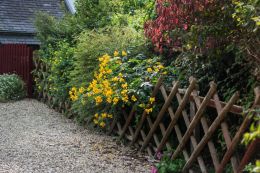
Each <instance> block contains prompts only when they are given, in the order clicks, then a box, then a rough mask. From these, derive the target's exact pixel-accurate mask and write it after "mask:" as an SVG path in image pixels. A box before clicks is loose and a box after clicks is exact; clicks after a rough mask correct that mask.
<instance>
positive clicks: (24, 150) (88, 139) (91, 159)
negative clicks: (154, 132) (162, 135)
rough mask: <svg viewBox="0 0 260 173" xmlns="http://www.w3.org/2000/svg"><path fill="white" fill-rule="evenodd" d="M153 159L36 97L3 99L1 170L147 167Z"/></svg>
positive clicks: (115, 172) (117, 171)
mask: <svg viewBox="0 0 260 173" xmlns="http://www.w3.org/2000/svg"><path fill="white" fill-rule="evenodd" d="M151 164H152V163H151V162H149V161H147V157H145V156H144V155H143V154H142V153H138V152H136V151H135V150H133V149H131V148H129V147H126V146H123V145H121V144H118V142H117V141H116V140H115V138H113V137H111V136H106V135H102V134H99V133H97V132H93V131H91V130H88V129H84V128H83V127H80V126H79V125H77V124H76V123H75V122H73V121H72V120H69V119H67V118H65V117H63V116H62V115H61V114H59V113H57V112H55V111H54V110H52V109H49V108H48V107H47V106H46V105H44V104H43V103H40V102H38V101H36V100H31V99H25V100H22V101H18V102H13V103H0V173H21V172H22V173H23V172H26V173H30V172H32V173H37V172H40V173H45V172H46V173H47V172H48V173H59V172H66V173H67V172H68V173H74V172H75V173H81V172H82V173H101V172H102V173H103V172H104V173H110V172H111V173H131V172H149V170H150V167H151Z"/></svg>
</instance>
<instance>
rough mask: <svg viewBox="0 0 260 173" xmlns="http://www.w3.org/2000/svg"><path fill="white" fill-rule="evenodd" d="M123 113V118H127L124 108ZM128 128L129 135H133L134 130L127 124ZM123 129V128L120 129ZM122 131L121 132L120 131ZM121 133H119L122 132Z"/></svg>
mask: <svg viewBox="0 0 260 173" xmlns="http://www.w3.org/2000/svg"><path fill="white" fill-rule="evenodd" d="M123 115H124V118H125V120H127V118H128V117H127V113H126V111H125V110H123ZM128 130H129V132H130V135H131V137H132V136H134V130H133V128H132V127H131V126H128ZM122 131H123V130H122ZM122 133H123V132H122ZM122 133H121V134H122Z"/></svg>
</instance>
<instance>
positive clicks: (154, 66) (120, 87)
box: [70, 50, 169, 128]
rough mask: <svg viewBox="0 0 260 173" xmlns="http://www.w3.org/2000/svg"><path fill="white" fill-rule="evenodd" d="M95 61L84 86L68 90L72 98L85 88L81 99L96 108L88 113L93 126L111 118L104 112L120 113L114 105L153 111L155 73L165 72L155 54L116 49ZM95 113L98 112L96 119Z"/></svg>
mask: <svg viewBox="0 0 260 173" xmlns="http://www.w3.org/2000/svg"><path fill="white" fill-rule="evenodd" d="M98 60H99V65H98V68H97V69H96V71H95V72H94V78H93V80H92V81H91V82H90V84H89V85H88V87H87V88H86V89H81V88H79V89H77V90H76V91H75V88H72V89H71V91H70V95H71V100H72V101H77V99H79V98H81V97H80V95H82V94H81V93H80V92H81V91H83V90H84V91H85V93H84V94H83V95H84V96H85V97H83V98H84V99H85V100H86V102H88V104H91V105H94V106H95V109H96V112H95V113H94V114H93V115H92V118H93V123H94V124H95V125H97V126H99V127H101V128H105V127H106V126H107V124H108V123H109V120H111V117H113V116H107V117H105V115H106V114H109V115H110V114H113V115H117V114H120V113H121V111H118V108H127V107H129V106H131V105H134V104H135V105H137V112H138V111H139V112H142V111H146V113H147V114H148V115H150V114H152V113H153V111H154V109H155V106H153V105H154V103H155V102H156V98H154V97H153V98H151V97H149V95H150V93H151V90H152V88H153V86H154V85H155V83H156V82H157V80H158V78H159V76H160V75H162V74H165V73H168V72H169V69H168V68H165V67H164V66H163V64H162V63H160V59H159V58H158V57H156V58H152V59H149V58H145V57H144V56H143V55H141V54H140V55H136V56H132V55H131V53H129V52H127V51H124V50H123V51H118V50H116V51H115V52H114V54H113V55H108V54H105V55H103V56H101V57H99V58H98ZM75 93H76V94H75ZM96 113H100V116H99V117H98V118H97V116H96ZM104 113H106V114H104ZM137 117H138V116H137Z"/></svg>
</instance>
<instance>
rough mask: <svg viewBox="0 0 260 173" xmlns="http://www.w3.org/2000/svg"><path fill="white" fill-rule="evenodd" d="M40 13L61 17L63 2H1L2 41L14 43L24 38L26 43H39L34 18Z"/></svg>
mask: <svg viewBox="0 0 260 173" xmlns="http://www.w3.org/2000/svg"><path fill="white" fill-rule="evenodd" d="M39 11H42V12H47V13H49V14H50V15H53V16H56V17H61V16H62V15H63V13H62V10H61V0H0V41H1V42H10V43H12V42H15V40H20V39H22V37H24V38H26V39H25V42H26V40H30V42H31V43H37V42H38V41H37V40H36V39H35V38H33V37H34V35H35V33H36V28H35V26H34V18H35V13H36V12H39ZM13 33H14V34H13ZM8 37H10V39H9V38H8ZM16 38H17V39H16Z"/></svg>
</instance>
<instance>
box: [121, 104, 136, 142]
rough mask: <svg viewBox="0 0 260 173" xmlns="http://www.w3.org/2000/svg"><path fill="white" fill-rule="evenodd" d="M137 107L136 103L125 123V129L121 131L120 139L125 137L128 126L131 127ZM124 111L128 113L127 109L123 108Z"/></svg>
mask: <svg viewBox="0 0 260 173" xmlns="http://www.w3.org/2000/svg"><path fill="white" fill-rule="evenodd" d="M135 109H136V104H134V106H133V107H132V110H131V112H130V114H129V116H128V117H127V120H126V123H125V125H124V127H123V130H122V133H121V135H120V137H119V139H122V138H123V137H124V134H125V132H126V130H127V127H129V125H130V123H131V121H132V119H133V117H134V114H135ZM123 113H124V114H126V112H125V110H123Z"/></svg>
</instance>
